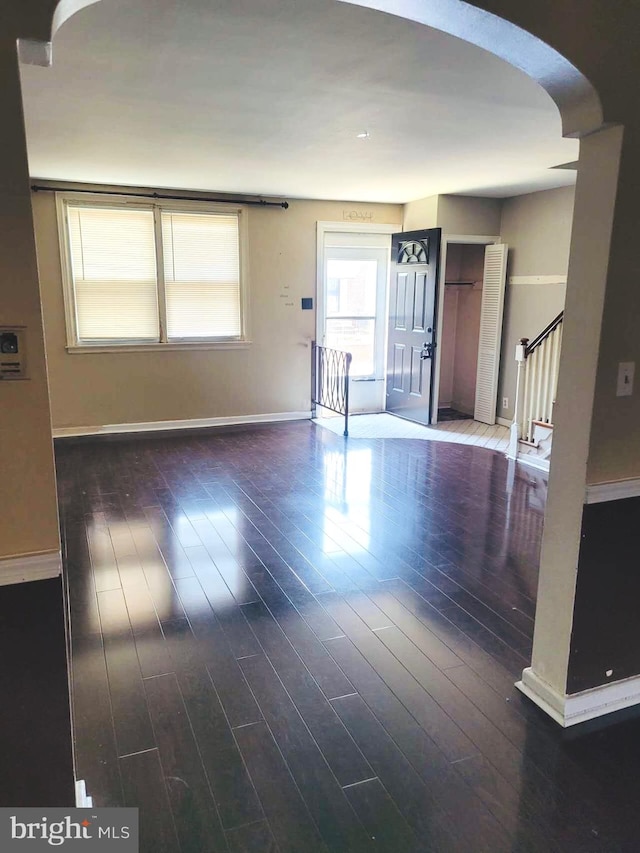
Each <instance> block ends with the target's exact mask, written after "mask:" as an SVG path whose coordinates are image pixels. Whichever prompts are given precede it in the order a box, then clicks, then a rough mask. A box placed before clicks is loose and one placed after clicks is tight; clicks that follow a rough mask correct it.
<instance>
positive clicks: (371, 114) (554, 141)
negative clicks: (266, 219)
mask: <svg viewBox="0 0 640 853" xmlns="http://www.w3.org/2000/svg"><path fill="white" fill-rule="evenodd" d="M22 75H23V87H24V99H25V113H26V123H27V138H28V147H29V162H30V169H31V174H32V175H33V176H34V177H39V178H48V179H57V180H71V181H90V182H101V183H115V184H127V185H137V186H153V187H159V188H164V187H171V188H184V189H200V190H210V191H216V190H217V191H230V192H238V193H261V194H265V195H277V196H282V197H304V198H333V199H350V200H360V201H388V202H405V201H409V200H412V199H416V198H422V197H425V196H430V195H434V194H437V193H465V194H469V195H492V196H510V195H516V194H519V193H524V192H531V191H533V190H536V189H545V188H548V187H557V186H563V185H566V184H569V183H572V182H573V181H574V179H575V172H572V171H565V170H559V169H550V167H552V166H556V165H558V164H561V163H566V162H568V161H572V160H576V159H577V155H578V143H577V141H575V140H569V139H562V137H561V129H560V117H559V114H558V112H557V110H556V108H555V106H554V104H553V102H552V101H551V99H550V98H549V97H548V95H547V94H546V93H545V92H544V91H543V90H542V89H541V88H539V87H538V86H537V84H535V83H533V82H532V81H531V80H530V79H529V78H528V77H526V76H525V75H524V74H523V73H522V72H520V71H518V70H516V69H514V68H513V67H511V66H510V65H508V64H506V63H505V62H503V61H502V60H500V59H497V58H496V57H494V56H493V55H492V54H489V53H487V52H485V51H483V50H481V49H479V48H476V47H474V46H472V45H469V44H467V43H466V42H463V41H460V40H459V39H456V38H453V37H451V36H447V35H444V34H443V33H440V32H438V31H436V30H432V29H429V28H427V27H424V26H420V25H418V24H413V23H410V22H408V21H404V20H402V19H399V18H395V17H392V16H389V15H386V14H383V13H380V12H374V11H372V10H369V9H363V8H360V7H356V6H350V5H347V4H343V3H338V2H335V0H102V2H100V3H98V4H97V5H95V6H90V7H88V8H86V9H85V10H83V11H82V12H80V13H79V14H77V15H75V16H74V17H73V18H71V20H70V21H69V22H68V23H67V24H65V25H64V26H63V27H62V29H61V30H60V31H59V33H58V34H57V35H56V39H55V42H54V64H53V67H52V68H48V69H46V68H38V67H31V66H25V67H23V69H22ZM361 131H368V132H369V134H370V137H369V138H368V139H366V140H360V139H357V138H356V134H357V133H358V132H361Z"/></svg>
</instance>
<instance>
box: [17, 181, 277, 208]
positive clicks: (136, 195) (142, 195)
mask: <svg viewBox="0 0 640 853" xmlns="http://www.w3.org/2000/svg"><path fill="white" fill-rule="evenodd" d="M31 189H32V190H33V192H34V193H39V192H48V193H64V192H68V193H87V194H90V195H119V196H128V197H129V198H152V199H163V200H165V201H208V202H215V203H216V204H251V205H255V206H257V207H282V208H284V210H288V209H289V202H288V201H263V199H251V200H246V199H239V198H202V197H199V198H191V197H190V196H183V195H165V194H164V193H132V192H121V191H116V190H74V189H70V188H69V187H45V186H42V185H41V184H32V185H31Z"/></svg>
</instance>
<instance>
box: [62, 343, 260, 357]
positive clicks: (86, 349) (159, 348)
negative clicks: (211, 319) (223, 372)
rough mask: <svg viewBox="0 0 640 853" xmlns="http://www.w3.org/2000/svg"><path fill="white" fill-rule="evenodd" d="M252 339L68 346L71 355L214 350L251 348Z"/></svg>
mask: <svg viewBox="0 0 640 853" xmlns="http://www.w3.org/2000/svg"><path fill="white" fill-rule="evenodd" d="M250 347H251V341H202V342H201V343H198V342H195V341H194V342H192V343H190V342H187V341H184V342H180V343H177V342H176V343H171V344H113V345H110V344H107V345H96V346H78V345H77V344H76V345H73V346H67V348H66V349H67V352H68V353H69V354H70V355H77V354H78V353H104V352H110V353H116V352H179V351H185V350H213V349H227V350H233V349H249V348H250Z"/></svg>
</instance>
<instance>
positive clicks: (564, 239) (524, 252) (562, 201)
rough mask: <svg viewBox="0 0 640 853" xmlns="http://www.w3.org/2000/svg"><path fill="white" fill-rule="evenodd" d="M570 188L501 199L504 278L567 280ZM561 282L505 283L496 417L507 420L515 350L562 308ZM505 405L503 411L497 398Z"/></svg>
mask: <svg viewBox="0 0 640 853" xmlns="http://www.w3.org/2000/svg"><path fill="white" fill-rule="evenodd" d="M574 196H575V189H574V187H562V188H561V189H556V190H546V191H544V192H537V193H530V194H528V195H522V196H516V197H514V198H508V199H505V200H504V204H503V209H502V221H501V224H500V236H501V237H502V239H503V241H504V242H505V243H507V244H508V246H509V263H508V278H511V277H512V276H558V277H559V278H561V277H565V278H566V275H567V269H568V266H569V243H570V241H571V222H572V219H573V200H574ZM565 292H566V285H565V284H563V283H556V284H547V283H537V284H531V283H513V284H511V283H507V288H506V293H505V305H504V323H503V331H502V352H501V357H500V378H499V381H498V410H497V411H498V416H499V417H502V418H507V419H508V420H511V419H512V418H513V409H514V403H515V400H514V396H515V386H516V363H515V358H514V355H515V348H516V344H517V343H518V342H519V341H520V338H529V339H530V340H532V339H533V338H534V337H535V336H536V335H537V334H539V333H540V332H541V331H542V330H543V329H544V327H545V326H546V325H547V324H548V323H550V322H551V320H553V318H554V317H555V316H557V315H558V314H559V313H560V311H562V310H563V308H564V300H565ZM504 397H507V398H508V400H509V404H508V406H503V405H502V402H503V398H504Z"/></svg>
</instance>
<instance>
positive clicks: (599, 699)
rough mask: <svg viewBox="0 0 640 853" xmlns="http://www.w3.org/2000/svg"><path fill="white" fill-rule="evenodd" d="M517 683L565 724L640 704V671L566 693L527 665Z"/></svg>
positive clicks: (573, 723) (538, 704)
mask: <svg viewBox="0 0 640 853" xmlns="http://www.w3.org/2000/svg"><path fill="white" fill-rule="evenodd" d="M516 687H517V688H518V690H520V691H521V692H522V693H524V695H525V696H528V697H529V699H531V701H532V702H535V704H536V705H537V706H538V707H539V708H542V710H543V711H545V712H546V713H547V714H549V716H550V717H552V718H553V719H554V720H555V721H556V722H557V723H560V725H561V726H563V727H564V728H567V727H569V726H575V725H577V724H578V723H586V722H587V720H595V719H596V718H597V717H603V716H605V714H611V713H613V712H614V711H621V710H623V709H624V708H630V707H631V706H632V705H638V704H640V676H638V675H634V676H632V677H631V678H625V679H624V680H623V681H615V682H613V683H612V684H602V685H601V686H599V687H593V688H591V689H590V690H583V691H582V692H581V693H572V694H568V695H567V694H565V695H563V694H561V693H558V692H557V691H556V690H554V688H553V687H552V686H551V685H550V684H548V683H547V682H546V681H544V680H543V679H542V678H540V677H539V676H538V675H536V673H535V672H534V671H533V670H532V669H531V667H527V669H525V670H524V671H523V673H522V681H518V682H517V684H516Z"/></svg>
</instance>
